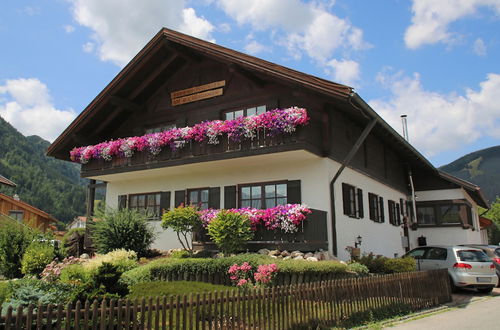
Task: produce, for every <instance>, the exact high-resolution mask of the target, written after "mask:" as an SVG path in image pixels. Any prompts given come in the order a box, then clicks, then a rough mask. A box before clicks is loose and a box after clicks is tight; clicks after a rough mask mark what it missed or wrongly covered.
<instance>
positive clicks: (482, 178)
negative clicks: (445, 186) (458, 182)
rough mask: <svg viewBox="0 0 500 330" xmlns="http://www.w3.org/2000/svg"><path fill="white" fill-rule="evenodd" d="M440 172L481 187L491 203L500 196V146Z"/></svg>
mask: <svg viewBox="0 0 500 330" xmlns="http://www.w3.org/2000/svg"><path fill="white" fill-rule="evenodd" d="M440 170H442V171H444V172H447V173H449V174H452V175H454V176H456V177H459V178H461V179H464V180H467V181H469V182H472V183H474V184H476V185H478V186H480V187H481V189H482V190H483V193H484V194H485V196H486V198H487V199H488V200H489V201H490V202H494V201H495V199H496V197H497V196H500V146H496V147H491V148H487V149H483V150H479V151H475V152H473V153H470V154H468V155H465V156H463V157H461V158H459V159H457V160H455V161H454V162H451V163H449V164H448V165H445V166H442V167H441V168H440Z"/></svg>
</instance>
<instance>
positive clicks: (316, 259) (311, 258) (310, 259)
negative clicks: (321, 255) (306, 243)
mask: <svg viewBox="0 0 500 330" xmlns="http://www.w3.org/2000/svg"><path fill="white" fill-rule="evenodd" d="M306 260H307V261H318V258H315V257H307V258H306Z"/></svg>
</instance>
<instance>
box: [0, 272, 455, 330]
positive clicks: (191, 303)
mask: <svg viewBox="0 0 500 330" xmlns="http://www.w3.org/2000/svg"><path fill="white" fill-rule="evenodd" d="M450 300H451V294H450V285H449V280H448V273H447V271H446V270H432V271H420V272H412V273H401V274H393V275H384V276H374V277H364V278H351V279H341V280H335V281H326V282H320V283H310V284H301V285H292V286H278V287H272V288H267V289H257V290H251V291H247V292H242V291H241V290H231V291H224V292H221V291H219V292H211V293H208V294H206V293H204V294H196V295H189V296H188V295H184V296H176V297H168V298H167V297H163V298H149V299H143V300H142V301H137V300H136V301H130V300H119V301H115V300H114V299H112V300H110V301H106V300H104V301H102V302H101V303H98V302H94V303H92V304H91V303H89V302H85V303H84V304H81V303H80V302H77V303H76V305H74V306H72V305H67V306H62V305H59V306H52V305H48V306H38V307H36V308H35V306H33V305H30V306H28V307H27V308H25V309H23V308H22V307H19V309H18V310H17V311H13V309H12V307H9V308H8V309H7V310H6V311H5V310H4V311H3V312H2V317H1V318H0V326H1V327H2V328H4V329H203V330H204V329H291V328H296V327H300V326H311V325H313V326H316V325H325V326H334V325H342V324H346V323H345V322H346V321H349V320H352V319H357V320H362V319H363V318H365V319H366V316H367V315H373V314H374V313H377V312H382V313H383V315H388V311H391V310H397V311H403V310H404V311H406V312H410V311H416V310H420V309H423V308H427V307H431V306H435V305H438V304H442V303H445V302H448V301H450Z"/></svg>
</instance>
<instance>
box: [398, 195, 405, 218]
mask: <svg viewBox="0 0 500 330" xmlns="http://www.w3.org/2000/svg"><path fill="white" fill-rule="evenodd" d="M399 205H400V211H401V215H402V216H405V215H406V214H405V207H404V205H405V202H404V200H403V199H402V198H400V199H399Z"/></svg>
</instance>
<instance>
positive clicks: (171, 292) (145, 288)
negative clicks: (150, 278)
mask: <svg viewBox="0 0 500 330" xmlns="http://www.w3.org/2000/svg"><path fill="white" fill-rule="evenodd" d="M234 289H236V288H235V287H232V286H224V285H216V284H211V283H204V282H188V281H173V282H163V281H154V282H146V283H137V284H134V285H132V286H131V287H130V293H129V294H128V298H130V299H136V298H137V299H141V298H145V297H163V296H177V295H183V294H190V293H205V292H213V291H221V290H234Z"/></svg>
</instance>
